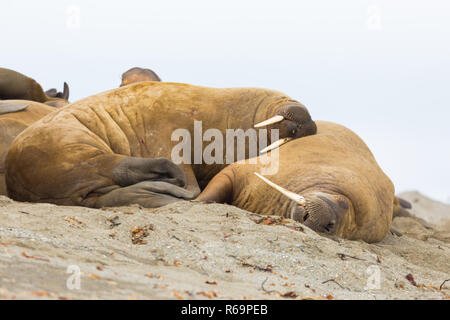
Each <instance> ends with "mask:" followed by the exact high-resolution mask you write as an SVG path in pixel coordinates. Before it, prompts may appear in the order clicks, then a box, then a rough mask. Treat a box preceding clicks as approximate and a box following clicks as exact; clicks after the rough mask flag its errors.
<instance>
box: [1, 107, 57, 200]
mask: <svg viewBox="0 0 450 320" xmlns="http://www.w3.org/2000/svg"><path fill="white" fill-rule="evenodd" d="M2 107H5V109H4V110H5V111H6V108H8V110H10V112H8V113H6V112H5V114H0V195H7V192H6V183H5V158H6V153H7V151H8V148H9V146H10V145H11V143H12V142H13V140H14V139H15V138H16V137H17V136H18V135H19V133H21V132H22V131H23V130H25V129H26V128H27V127H28V126H30V125H31V124H32V123H34V122H36V121H38V120H39V119H41V118H42V117H44V116H46V115H47V114H49V113H51V112H53V111H55V109H54V108H52V107H50V106H48V105H46V104H43V103H39V102H34V101H25V100H7V101H0V110H2Z"/></svg>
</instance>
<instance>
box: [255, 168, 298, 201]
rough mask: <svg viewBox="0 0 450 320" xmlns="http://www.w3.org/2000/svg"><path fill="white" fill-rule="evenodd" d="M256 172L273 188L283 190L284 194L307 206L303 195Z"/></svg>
mask: <svg viewBox="0 0 450 320" xmlns="http://www.w3.org/2000/svg"><path fill="white" fill-rule="evenodd" d="M254 174H255V175H256V176H257V177H258V178H260V179H261V180H262V181H264V182H265V183H267V184H268V185H269V186H271V187H272V188H274V189H276V190H278V191H279V192H281V193H282V194H284V195H285V196H286V197H288V198H289V199H291V200H294V201H295V202H297V203H298V204H299V205H301V206H305V205H306V201H305V198H304V197H302V196H301V195H298V194H296V193H293V192H291V191H289V190H286V189H285V188H283V187H281V186H279V185H277V184H275V183H273V182H272V181H270V180H268V179H266V178H265V177H263V176H262V175H260V174H259V173H256V172H254Z"/></svg>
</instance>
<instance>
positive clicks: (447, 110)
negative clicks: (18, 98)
mask: <svg viewBox="0 0 450 320" xmlns="http://www.w3.org/2000/svg"><path fill="white" fill-rule="evenodd" d="M0 26H1V29H0V30H1V45H0V46H1V47H0V48H1V50H0V66H2V67H7V68H11V69H15V70H17V71H19V72H22V73H24V74H26V75H28V76H31V77H33V78H34V79H36V80H37V81H38V82H40V83H41V84H42V85H43V87H44V88H45V89H48V88H50V87H57V88H58V89H62V84H63V81H67V82H68V83H69V85H70V88H71V101H75V100H78V99H80V98H83V97H86V96H89V95H92V94H95V93H99V92H101V91H105V90H109V89H111V88H114V87H117V86H118V85H119V83H120V75H121V73H122V72H123V71H125V70H127V69H128V68H130V67H133V66H140V67H148V68H151V69H153V70H154V71H155V72H156V73H157V74H158V75H159V76H160V77H161V78H162V79H163V80H164V81H174V82H185V83H190V84H198V85H204V86H211V87H240V86H251V87H265V88H271V89H277V90H280V91H282V92H284V93H286V94H288V95H289V96H291V97H292V98H294V99H297V100H299V101H301V102H303V103H304V104H305V105H306V106H307V107H308V108H309V110H310V112H311V114H312V116H313V118H314V119H321V120H330V121H335V122H338V123H341V124H344V125H346V126H347V127H349V128H351V129H352V130H354V131H356V133H358V134H359V135H360V136H361V137H362V138H363V139H364V140H365V142H366V143H367V144H368V145H369V147H370V148H371V150H372V151H373V153H374V154H375V157H376V158H377V160H378V163H379V164H380V165H381V167H382V168H383V169H384V170H385V172H386V173H387V174H388V175H389V176H390V177H391V179H392V180H393V181H394V184H395V185H396V189H397V191H399V192H401V191H407V190H419V191H421V192H423V193H425V194H426V195H428V196H430V197H432V198H435V199H439V200H441V201H445V202H449V203H450V170H449V166H450V143H449V140H450V128H449V121H450V79H449V78H450V77H449V76H450V41H449V38H450V2H449V1H447V0H441V1H438V0H427V1H425V0H423V1H418V0H395V1H393V0H385V1H381V0H379V1H376V0H373V1H368V0H365V1H364V0H340V1H336V0H316V1H298V0H297V1H280V0H277V1H273V0H272V1H261V0H255V1H244V0H239V1H235V0H228V1H220V3H219V2H216V1H211V0H208V1H206V0H205V1H195V0H189V1H181V0H180V1H167V0H164V1H135V0H126V1H123V0H121V1H112V0H108V1H106V0H105V1H98V0H97V1H95V2H94V1H87V0H86V1H77V0H72V1H66V0H60V1H49V0H39V1H23V0H1V3H0Z"/></svg>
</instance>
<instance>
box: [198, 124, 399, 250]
mask: <svg viewBox="0 0 450 320" xmlns="http://www.w3.org/2000/svg"><path fill="white" fill-rule="evenodd" d="M316 124H317V127H318V131H317V134H316V135H312V136H308V137H305V138H302V139H296V140H293V141H291V142H288V143H287V144H285V145H283V146H281V147H280V148H279V161H280V162H279V171H278V173H276V174H275V175H272V176H270V177H269V176H268V177H266V178H268V179H269V180H270V181H271V182H273V183H275V184H276V185H277V186H278V187H281V188H284V191H282V192H285V194H283V193H281V192H279V191H276V190H275V189H273V188H272V187H271V186H269V185H268V184H267V183H266V182H264V181H263V180H262V179H264V177H263V178H262V179H260V178H259V177H258V176H257V175H255V174H254V172H256V173H258V172H260V169H261V168H260V167H259V166H258V165H254V164H249V163H248V162H249V160H246V161H242V162H238V163H235V164H232V165H230V166H228V167H227V168H225V169H224V170H222V171H221V172H220V173H219V174H218V175H217V176H215V177H214V179H212V181H211V182H210V183H209V184H208V186H207V187H206V189H205V190H204V191H203V192H202V193H201V194H200V196H199V197H198V198H197V199H198V200H209V201H216V202H227V203H230V204H232V205H235V206H238V207H240V208H242V209H245V210H248V211H251V212H255V213H259V214H266V215H281V216H284V217H288V218H293V219H295V220H298V221H300V222H302V223H304V224H305V225H307V226H309V227H311V228H312V229H314V230H316V231H319V232H329V233H332V234H335V235H337V236H339V237H343V238H347V239H354V240H356V239H362V240H364V241H366V242H376V241H380V240H382V239H383V238H384V237H385V235H386V233H387V232H388V231H389V228H390V224H391V221H392V213H393V207H394V202H396V198H395V196H394V186H393V184H392V182H391V181H390V179H389V178H388V177H387V176H386V175H385V174H384V173H383V171H382V170H381V168H380V167H379V166H378V164H377V162H376V161H375V158H374V157H373V155H372V153H371V152H370V150H369V149H368V147H367V146H366V144H365V143H364V142H363V141H362V140H361V139H360V138H359V137H358V136H357V135H356V134H355V133H353V132H352V131H351V130H349V129H347V128H345V127H343V126H341V125H338V124H334V123H330V122H324V121H316ZM270 181H269V182H270ZM289 192H292V194H289ZM286 194H287V195H288V197H286ZM289 198H290V199H289Z"/></svg>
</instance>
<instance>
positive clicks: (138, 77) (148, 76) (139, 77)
mask: <svg viewBox="0 0 450 320" xmlns="http://www.w3.org/2000/svg"><path fill="white" fill-rule="evenodd" d="M143 81H161V78H160V77H159V76H158V75H157V74H156V73H155V72H154V71H153V70H150V69H144V68H139V67H134V68H131V69H129V70H127V71H125V72H124V73H122V82H121V83H120V86H121V87H123V86H126V85H129V84H132V83H136V82H143Z"/></svg>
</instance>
